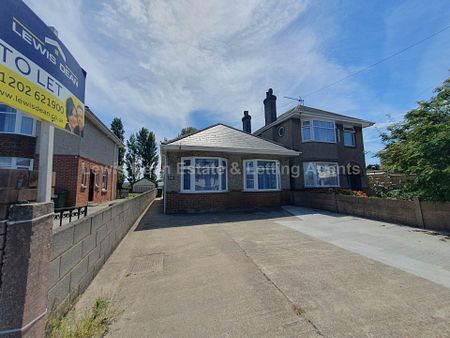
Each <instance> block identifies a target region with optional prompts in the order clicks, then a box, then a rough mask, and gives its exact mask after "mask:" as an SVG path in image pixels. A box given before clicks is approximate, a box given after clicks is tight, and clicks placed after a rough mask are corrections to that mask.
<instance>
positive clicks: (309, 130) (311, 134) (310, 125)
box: [302, 120, 336, 143]
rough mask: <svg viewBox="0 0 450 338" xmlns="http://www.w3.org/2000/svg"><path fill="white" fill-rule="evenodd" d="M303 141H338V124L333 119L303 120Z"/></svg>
mask: <svg viewBox="0 0 450 338" xmlns="http://www.w3.org/2000/svg"><path fill="white" fill-rule="evenodd" d="M302 141H303V142H309V141H316V142H327V143H336V125H335V123H334V122H332V121H323V120H304V121H302Z"/></svg>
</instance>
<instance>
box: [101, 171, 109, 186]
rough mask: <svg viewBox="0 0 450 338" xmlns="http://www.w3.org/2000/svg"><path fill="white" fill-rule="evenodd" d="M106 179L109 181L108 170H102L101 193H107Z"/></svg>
mask: <svg viewBox="0 0 450 338" xmlns="http://www.w3.org/2000/svg"><path fill="white" fill-rule="evenodd" d="M108 179H109V170H108V168H105V170H103V177H102V191H103V192H105V191H108Z"/></svg>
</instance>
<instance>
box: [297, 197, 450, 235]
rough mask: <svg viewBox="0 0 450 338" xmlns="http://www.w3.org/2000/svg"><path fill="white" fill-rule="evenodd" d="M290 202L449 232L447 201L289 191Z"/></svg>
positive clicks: (449, 219)
mask: <svg viewBox="0 0 450 338" xmlns="http://www.w3.org/2000/svg"><path fill="white" fill-rule="evenodd" d="M291 204H294V205H298V206H304V207H309V208H315V209H321V210H327V211H332V212H337V213H342V214H348V215H353V216H360V217H364V218H370V219H375V220H380V221H385V222H392V223H399V224H405V225H409V226H413V227H418V228H423V229H429V230H436V231H444V232H450V203H442V202H428V201H419V200H418V199H416V200H412V201H407V200H393V199H384V198H374V197H356V196H347V195H339V194H335V193H317V192H306V191H292V192H291Z"/></svg>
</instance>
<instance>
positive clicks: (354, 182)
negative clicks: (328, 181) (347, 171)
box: [350, 175, 362, 190]
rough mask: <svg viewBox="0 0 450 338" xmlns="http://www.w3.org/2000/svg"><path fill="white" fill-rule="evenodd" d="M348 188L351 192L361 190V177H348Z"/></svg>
mask: <svg viewBox="0 0 450 338" xmlns="http://www.w3.org/2000/svg"><path fill="white" fill-rule="evenodd" d="M350 188H351V189H352V190H361V189H362V184H361V175H350Z"/></svg>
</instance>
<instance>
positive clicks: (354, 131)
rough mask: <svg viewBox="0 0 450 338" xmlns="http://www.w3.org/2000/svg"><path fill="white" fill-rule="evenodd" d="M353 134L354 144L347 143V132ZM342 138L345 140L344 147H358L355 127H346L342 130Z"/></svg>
mask: <svg viewBox="0 0 450 338" xmlns="http://www.w3.org/2000/svg"><path fill="white" fill-rule="evenodd" d="M346 132H347V133H350V134H352V140H353V144H345V133H346ZM342 138H343V141H344V147H349V148H355V147H356V130H355V128H353V127H344V129H343V131H342Z"/></svg>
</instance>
